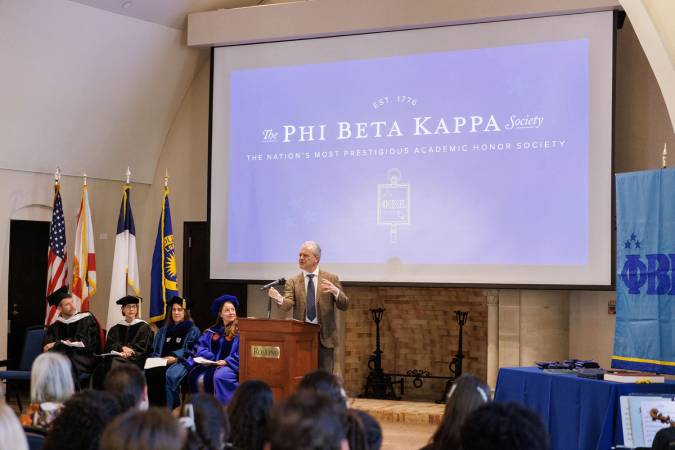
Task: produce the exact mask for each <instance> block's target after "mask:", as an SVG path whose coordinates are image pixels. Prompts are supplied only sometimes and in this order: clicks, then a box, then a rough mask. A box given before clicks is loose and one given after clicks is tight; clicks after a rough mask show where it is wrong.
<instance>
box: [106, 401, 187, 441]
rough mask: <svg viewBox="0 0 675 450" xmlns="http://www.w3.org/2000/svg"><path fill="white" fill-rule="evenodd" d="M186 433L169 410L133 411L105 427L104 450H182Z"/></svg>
mask: <svg viewBox="0 0 675 450" xmlns="http://www.w3.org/2000/svg"><path fill="white" fill-rule="evenodd" d="M186 434H187V432H186V431H185V427H183V426H182V425H181V424H180V422H178V419H176V418H175V417H173V416H172V415H171V414H169V411H168V410H167V409H163V408H161V409H160V408H150V409H148V410H147V411H139V410H137V409H131V410H129V411H127V412H125V413H124V414H122V415H120V416H118V417H117V418H116V419H115V420H113V421H112V422H111V423H110V424H109V425H108V426H107V427H106V428H105V431H104V432H103V437H101V450H181V449H182V448H183V445H184V444H185V437H186Z"/></svg>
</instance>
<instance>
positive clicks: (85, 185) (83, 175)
mask: <svg viewBox="0 0 675 450" xmlns="http://www.w3.org/2000/svg"><path fill="white" fill-rule="evenodd" d="M82 178H83V181H82V186H84V187H87V172H84V173H83V174H82Z"/></svg>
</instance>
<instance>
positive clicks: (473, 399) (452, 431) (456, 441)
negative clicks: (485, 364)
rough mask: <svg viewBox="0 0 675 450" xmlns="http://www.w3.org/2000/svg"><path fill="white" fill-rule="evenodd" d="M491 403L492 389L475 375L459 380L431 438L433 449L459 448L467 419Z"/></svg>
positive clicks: (449, 396) (449, 393) (449, 394)
mask: <svg viewBox="0 0 675 450" xmlns="http://www.w3.org/2000/svg"><path fill="white" fill-rule="evenodd" d="M489 401H490V388H489V387H488V385H487V384H485V383H483V382H481V381H480V380H479V379H478V378H476V377H474V376H473V375H469V374H467V375H462V376H461V377H459V378H457V380H456V381H455V383H454V384H453V385H452V388H451V389H450V392H448V399H447V402H446V404H445V412H444V413H443V419H442V420H441V424H440V425H439V426H438V429H437V430H436V432H435V433H434V435H433V436H432V437H431V442H432V444H433V445H432V448H434V449H444V448H459V445H460V436H459V430H460V428H461V426H462V424H463V423H464V420H466V417H467V416H468V415H469V414H471V413H472V412H473V411H475V410H476V409H478V408H479V407H481V406H483V405H484V404H485V403H487V402H489Z"/></svg>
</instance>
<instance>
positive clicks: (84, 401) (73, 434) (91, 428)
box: [43, 390, 120, 450]
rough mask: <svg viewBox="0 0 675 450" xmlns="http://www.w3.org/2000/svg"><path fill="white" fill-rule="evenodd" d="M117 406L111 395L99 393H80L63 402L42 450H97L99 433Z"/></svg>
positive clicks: (118, 410)
mask: <svg viewBox="0 0 675 450" xmlns="http://www.w3.org/2000/svg"><path fill="white" fill-rule="evenodd" d="M119 413H120V406H119V403H118V401H117V399H116V398H115V396H114V395H112V394H110V393H108V392H103V391H90V390H87V391H82V392H79V393H77V394H75V395H73V396H72V397H71V398H70V400H68V401H66V403H65V404H64V406H63V409H62V410H61V413H60V414H59V415H58V417H57V418H56V419H54V421H53V422H52V426H51V430H50V431H49V434H48V435H47V439H46V440H45V445H44V447H43V449H44V450H70V449H73V448H77V449H80V450H98V448H99V441H100V439H101V434H103V429H104V428H105V426H106V424H107V423H108V422H110V421H111V420H112V419H113V418H114V417H115V416H116V415H118V414H119Z"/></svg>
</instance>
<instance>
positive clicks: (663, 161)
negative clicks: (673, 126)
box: [661, 142, 668, 169]
mask: <svg viewBox="0 0 675 450" xmlns="http://www.w3.org/2000/svg"><path fill="white" fill-rule="evenodd" d="M667 159H668V143H667V142H664V143H663V153H662V154H661V168H662V169H665V168H666V167H667V164H666V160H667Z"/></svg>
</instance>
